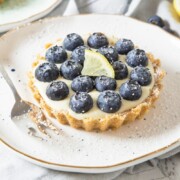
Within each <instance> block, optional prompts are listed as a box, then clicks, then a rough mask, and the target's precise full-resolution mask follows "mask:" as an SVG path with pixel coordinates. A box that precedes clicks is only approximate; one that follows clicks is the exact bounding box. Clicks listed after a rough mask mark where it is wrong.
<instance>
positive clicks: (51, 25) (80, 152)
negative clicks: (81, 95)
mask: <svg viewBox="0 0 180 180" xmlns="http://www.w3.org/2000/svg"><path fill="white" fill-rule="evenodd" d="M96 31H100V32H103V33H105V34H107V35H110V36H112V35H114V36H116V37H118V38H121V37H124V38H129V39H132V40H133V42H134V43H135V44H136V45H138V46H139V47H140V48H142V49H145V50H146V51H147V52H151V53H153V54H154V56H155V57H156V58H160V59H161V62H162V67H163V69H165V71H166V72H167V75H166V77H165V78H164V89H163V91H162V93H161V97H160V99H159V100H158V102H157V103H156V106H155V108H152V109H151V111H150V112H149V113H148V114H147V116H146V117H145V118H144V119H142V120H141V121H135V122H133V123H131V124H128V125H124V126H123V127H122V128H119V129H117V130H115V131H107V132H103V133H98V132H85V131H82V130H76V129H73V128H71V127H69V126H63V125H58V127H59V128H60V129H61V130H60V135H55V134H54V133H51V132H50V134H51V136H52V137H51V138H48V137H46V136H44V135H42V134H41V133H39V132H38V134H37V135H38V136H41V137H42V138H43V140H41V139H40V138H35V137H31V136H30V135H28V133H27V132H28V127H34V124H33V123H32V122H31V120H30V119H29V118H28V117H22V118H20V119H17V121H14V122H12V121H11V119H10V118H9V114H10V111H11V108H12V106H13V103H14V98H13V95H12V93H11V91H10V89H9V87H8V86H7V84H6V82H5V81H4V79H3V78H0V84H1V86H0V98H1V100H0V104H1V108H0V138H1V140H2V142H3V143H4V144H5V145H7V146H8V147H9V148H11V149H12V150H13V151H14V152H15V153H16V154H17V155H19V156H21V157H23V158H25V159H27V160H29V161H31V162H33V163H35V164H38V165H41V166H44V167H47V168H51V169H56V170H62V171H73V172H82V173H103V172H111V171H116V170H119V169H122V168H125V167H129V166H131V165H135V164H137V163H140V162H143V161H146V160H148V159H150V158H153V157H156V156H159V155H161V154H163V153H165V152H167V151H169V150H171V149H173V148H175V147H177V146H179V145H180V143H179V139H180V119H179V118H180V111H179V109H180V98H179V92H180V61H179V58H180V41H179V39H178V38H175V37H173V36H171V35H169V34H168V33H166V32H164V31H163V30H161V29H160V28H158V27H156V26H153V25H149V24H146V23H143V22H140V21H137V20H134V19H131V18H128V17H123V16H114V15H83V16H71V17H57V18H52V19H45V20H43V21H41V22H36V23H33V24H31V25H29V26H25V27H22V28H19V29H16V30H13V31H11V32H9V33H7V34H5V35H4V36H3V37H1V39H0V54H1V60H2V62H1V63H3V64H4V65H5V67H6V70H7V71H8V73H9V75H10V77H11V78H12V80H13V82H14V84H15V86H16V87H17V89H18V91H19V93H20V95H21V97H22V98H23V99H24V100H26V101H30V102H34V99H33V98H32V95H31V93H30V91H29V89H28V87H27V79H28V78H27V72H28V71H29V69H30V68H31V64H32V62H33V61H34V58H35V57H36V55H37V54H38V53H39V52H40V51H42V49H43V47H44V44H46V43H48V42H54V41H56V40H57V39H58V38H64V37H65V36H66V35H67V34H68V33H72V32H75V33H79V34H81V35H83V34H87V33H91V32H96ZM12 68H14V69H15V71H14V72H12V71H11V69H12Z"/></svg>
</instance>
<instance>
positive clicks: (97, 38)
mask: <svg viewBox="0 0 180 180" xmlns="http://www.w3.org/2000/svg"><path fill="white" fill-rule="evenodd" d="M87 44H88V46H90V47H91V48H95V49H98V48H100V47H103V46H108V44H109V42H108V39H107V37H106V36H105V35H104V34H103V33H100V32H96V33H93V34H92V35H91V36H89V38H88V40H87Z"/></svg>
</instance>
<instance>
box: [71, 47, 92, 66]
mask: <svg viewBox="0 0 180 180" xmlns="http://www.w3.org/2000/svg"><path fill="white" fill-rule="evenodd" d="M85 49H89V48H88V47H86V46H79V47H77V48H76V49H74V50H73V52H72V54H71V59H72V60H74V61H76V62H78V63H80V64H82V65H83V63H84V60H85V57H84V55H85V52H84V51H85Z"/></svg>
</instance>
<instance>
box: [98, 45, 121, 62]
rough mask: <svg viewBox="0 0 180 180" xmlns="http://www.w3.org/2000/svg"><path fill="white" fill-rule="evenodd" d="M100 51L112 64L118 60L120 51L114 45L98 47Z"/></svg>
mask: <svg viewBox="0 0 180 180" xmlns="http://www.w3.org/2000/svg"><path fill="white" fill-rule="evenodd" d="M98 52H99V53H101V54H102V55H104V56H105V57H106V59H107V60H108V61H109V62H110V63H111V64H112V63H113V62H115V61H117V60H118V52H117V51H116V49H115V48H114V47H112V46H110V47H106V46H104V47H101V48H99V49H98Z"/></svg>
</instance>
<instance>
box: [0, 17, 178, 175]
mask: <svg viewBox="0 0 180 180" xmlns="http://www.w3.org/2000/svg"><path fill="white" fill-rule="evenodd" d="M79 16H112V17H113V16H120V17H122V18H127V19H130V20H131V21H137V22H138V23H141V24H144V25H146V26H151V27H154V28H158V29H159V30H161V29H160V28H159V27H156V26H154V25H151V24H148V23H146V22H143V21H140V20H138V19H134V18H132V17H127V16H123V15H112V14H111V15H109V14H80V15H70V16H55V17H49V18H45V19H43V20H41V22H48V21H52V20H54V19H61V18H69V17H79ZM36 23H40V22H39V21H34V22H32V23H31V24H36ZM26 26H27V24H24V25H21V26H19V29H23V28H25V27H26ZM15 31H17V29H12V30H10V31H8V32H7V33H5V34H4V35H2V36H1V37H0V43H1V41H4V40H5V38H6V37H8V35H9V34H11V33H14V32H15ZM161 31H162V32H164V33H167V35H169V37H171V38H175V39H176V40H178V41H179V38H178V37H176V36H174V35H172V34H169V33H168V32H166V31H164V30H161ZM0 142H2V144H4V145H5V146H6V147H8V148H10V149H11V150H12V151H14V152H15V153H17V154H19V155H21V156H22V157H24V158H27V159H29V160H31V161H35V162H38V163H40V164H46V165H49V166H51V165H52V166H58V167H64V168H74V169H78V168H79V169H99V170H100V169H108V168H118V167H119V168H118V169H122V168H123V167H121V166H125V167H129V166H131V163H134V165H135V164H138V161H140V162H144V161H147V160H149V159H151V158H154V157H157V156H159V155H162V154H164V153H166V152H168V151H170V150H172V149H175V148H176V147H178V146H180V138H178V139H177V140H175V141H174V142H172V143H170V144H169V145H166V146H164V147H162V148H160V149H158V150H155V151H153V152H150V153H147V154H144V155H143V156H139V157H136V158H134V159H131V160H128V161H124V162H121V163H116V164H112V165H105V166H77V165H67V164H60V163H53V162H48V161H45V160H42V159H39V158H37V157H34V156H31V155H29V154H27V153H24V152H22V151H20V150H18V149H17V148H16V147H13V146H12V145H10V144H9V143H8V142H7V141H5V140H4V139H3V138H2V137H0ZM51 169H54V168H51ZM112 171H115V170H112ZM112 171H110V172H112ZM82 172H83V171H82ZM100 173H101V172H100Z"/></svg>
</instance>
